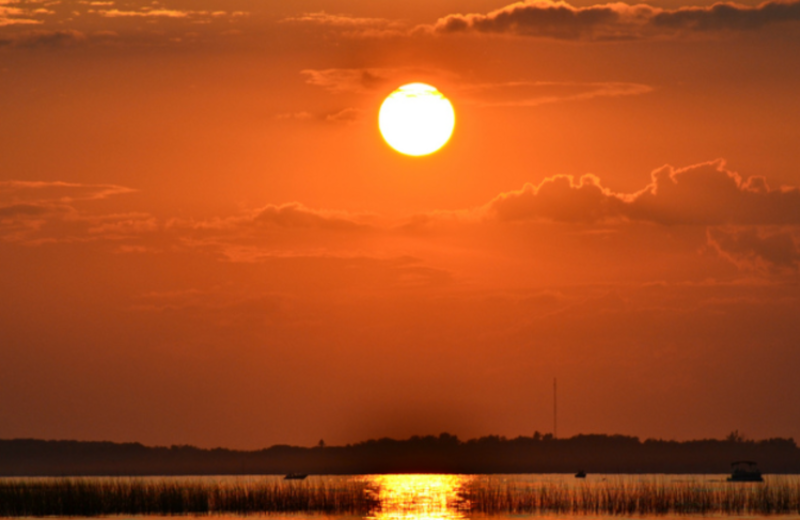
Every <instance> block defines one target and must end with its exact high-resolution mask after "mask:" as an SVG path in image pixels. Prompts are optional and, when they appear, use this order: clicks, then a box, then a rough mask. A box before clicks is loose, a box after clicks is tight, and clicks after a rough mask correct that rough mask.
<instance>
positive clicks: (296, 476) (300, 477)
mask: <svg viewBox="0 0 800 520" xmlns="http://www.w3.org/2000/svg"><path fill="white" fill-rule="evenodd" d="M307 476H308V475H307V474H305V473H288V474H287V475H286V476H285V477H283V480H305V478H306V477H307Z"/></svg>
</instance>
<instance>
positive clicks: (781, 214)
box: [483, 160, 800, 225]
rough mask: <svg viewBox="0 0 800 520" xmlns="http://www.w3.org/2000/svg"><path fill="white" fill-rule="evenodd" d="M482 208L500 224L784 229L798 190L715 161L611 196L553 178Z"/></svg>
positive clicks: (586, 179) (665, 171)
mask: <svg viewBox="0 0 800 520" xmlns="http://www.w3.org/2000/svg"><path fill="white" fill-rule="evenodd" d="M483 209H484V211H486V212H487V214H488V215H490V216H491V217H493V218H496V219H498V220H500V221H520V220H552V221H558V222H601V221H608V220H615V219H624V220H631V221H644V222H654V223H658V224H664V225H676V224H688V225H722V224H737V225H788V224H800V189H798V188H796V187H784V188H780V189H772V188H770V187H769V185H768V184H767V182H766V180H765V179H764V178H763V177H760V176H752V177H749V178H747V179H743V178H742V177H741V176H740V175H739V174H737V173H735V172H731V171H729V170H727V169H726V168H725V163H724V162H723V161H721V160H718V161H713V162H707V163H702V164H697V165H693V166H689V167H687V168H681V169H675V168H673V167H671V166H664V167H662V168H659V169H657V170H655V171H654V172H653V173H652V181H651V183H650V184H649V185H648V186H646V187H645V188H644V189H643V190H641V191H639V192H636V193H614V192H612V191H611V190H609V189H608V188H605V187H603V186H602V183H601V181H600V179H599V178H597V177H596V176H593V175H584V176H583V177H581V178H580V179H578V180H576V179H575V178H574V177H572V176H569V175H556V176H554V177H550V178H547V179H545V180H544V181H542V182H541V183H540V184H538V185H533V184H526V185H525V186H524V187H523V188H522V189H521V190H518V191H512V192H509V193H504V194H501V195H499V196H498V197H496V198H495V199H494V200H492V201H491V202H490V203H489V204H488V205H487V206H486V207H485V208H483Z"/></svg>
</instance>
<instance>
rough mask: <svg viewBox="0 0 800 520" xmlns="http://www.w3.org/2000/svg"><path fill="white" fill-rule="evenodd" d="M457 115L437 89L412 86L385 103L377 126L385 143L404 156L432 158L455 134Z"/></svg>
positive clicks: (395, 92)
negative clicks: (426, 156) (430, 156)
mask: <svg viewBox="0 0 800 520" xmlns="http://www.w3.org/2000/svg"><path fill="white" fill-rule="evenodd" d="M455 124H456V113H455V111H454V110H453V105H452V104H451V103H450V100H448V99H447V98H446V97H444V95H442V93H441V92H439V91H438V90H437V89H436V87H432V86H430V85H426V84H425V83H409V84H408V85H403V86H402V87H400V88H398V89H397V90H395V91H394V92H392V93H391V94H389V96H388V97H387V98H386V99H385V100H384V101H383V104H382V105H381V110H380V113H379V114H378V127H379V128H380V130H381V135H383V138H384V139H385V140H386V142H387V143H388V144H389V146H391V147H392V148H394V149H395V150H397V151H398V152H400V153H402V154H405V155H412V156H415V157H418V156H421V155H429V154H432V153H433V152H435V151H436V150H438V149H440V148H441V147H442V146H444V145H445V144H446V143H447V141H449V140H450V136H451V135H453V128H454V127H455Z"/></svg>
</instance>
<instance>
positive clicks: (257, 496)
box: [0, 478, 377, 517]
mask: <svg viewBox="0 0 800 520" xmlns="http://www.w3.org/2000/svg"><path fill="white" fill-rule="evenodd" d="M376 505H377V503H376V500H375V498H374V494H372V493H368V492H367V485H366V483H364V482H361V481H355V480H347V481H344V480H327V479H314V480H313V481H312V482H283V481H274V480H273V481H269V480H264V481H253V482H236V483H230V482H224V481H221V482H207V481H191V480H185V479H181V480H176V479H152V480H150V479H148V480H142V479H127V478H107V479H99V478H74V479H66V478H65V479H47V480H6V481H0V516H6V517H8V516H17V517H18V516H106V515H185V514H193V515H197V514H209V513H233V514H250V513H265V512H274V513H297V512H315V513H316V512H318V513H327V514H363V515H366V514H367V513H369V512H370V511H372V510H373V509H375V507H376Z"/></svg>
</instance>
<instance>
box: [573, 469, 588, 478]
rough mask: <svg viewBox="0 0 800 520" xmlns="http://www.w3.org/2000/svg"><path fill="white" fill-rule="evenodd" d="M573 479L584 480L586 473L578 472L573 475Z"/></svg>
mask: <svg viewBox="0 0 800 520" xmlns="http://www.w3.org/2000/svg"><path fill="white" fill-rule="evenodd" d="M575 478H586V472H585V471H583V470H580V471H579V472H577V473H575Z"/></svg>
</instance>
